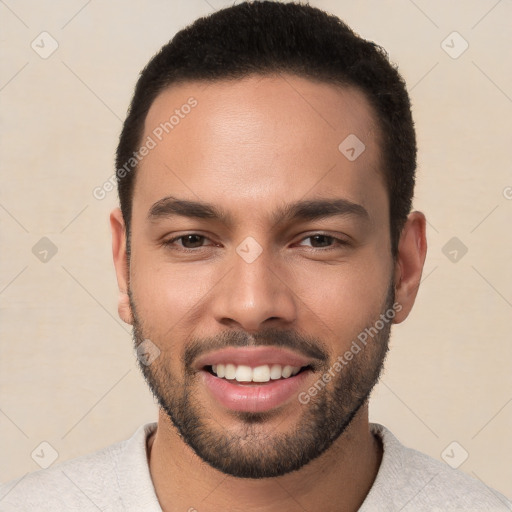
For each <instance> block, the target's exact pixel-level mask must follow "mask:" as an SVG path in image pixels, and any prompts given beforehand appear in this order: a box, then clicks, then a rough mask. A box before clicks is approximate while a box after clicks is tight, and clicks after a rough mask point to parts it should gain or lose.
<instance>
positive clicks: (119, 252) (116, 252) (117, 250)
mask: <svg viewBox="0 0 512 512" xmlns="http://www.w3.org/2000/svg"><path fill="white" fill-rule="evenodd" d="M110 229H111V232H112V256H113V259H114V266H115V269H116V277H117V284H118V286H119V298H118V303H117V310H118V314H119V317H120V318H121V320H123V322H126V323H127V324H130V325H132V324H133V315H132V310H131V307H130V299H129V296H128V286H129V282H130V281H129V265H128V258H127V254H126V227H125V223H124V219H123V214H122V213H121V210H120V209H119V208H116V209H115V210H113V211H112V212H111V214H110Z"/></svg>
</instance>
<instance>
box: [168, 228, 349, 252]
mask: <svg viewBox="0 0 512 512" xmlns="http://www.w3.org/2000/svg"><path fill="white" fill-rule="evenodd" d="M187 236H198V237H201V238H202V239H204V240H209V238H208V237H207V236H205V235H201V234H199V233H187V234H185V235H180V236H176V237H174V238H171V239H170V240H166V241H164V242H163V243H162V245H164V246H165V247H169V248H172V249H174V250H178V251H181V252H187V253H192V252H198V251H199V250H201V249H204V248H205V247H208V246H204V245H201V246H200V247H196V248H194V249H190V248H189V247H179V248H177V247H178V246H174V245H173V244H174V242H176V241H177V240H181V239H183V238H186V237H187ZM315 236H323V237H325V238H328V239H330V240H332V241H334V242H336V243H335V244H334V245H330V246H328V247H311V250H314V251H321V252H327V251H329V250H334V249H337V248H339V247H342V246H347V245H349V243H348V242H347V241H346V240H342V239H341V238H337V237H335V236H332V235H326V234H325V233H314V234H312V235H308V236H306V237H304V238H302V239H301V240H300V241H301V242H302V241H304V240H307V239H308V238H314V237H315Z"/></svg>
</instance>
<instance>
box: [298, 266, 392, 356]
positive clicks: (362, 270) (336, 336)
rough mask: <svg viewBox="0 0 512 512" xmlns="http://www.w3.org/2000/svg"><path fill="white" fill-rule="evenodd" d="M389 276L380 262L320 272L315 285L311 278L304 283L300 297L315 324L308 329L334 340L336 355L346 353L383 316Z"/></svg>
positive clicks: (332, 343) (331, 345)
mask: <svg viewBox="0 0 512 512" xmlns="http://www.w3.org/2000/svg"><path fill="white" fill-rule="evenodd" d="M389 279H390V278H389V270H388V269H387V268H382V266H381V265H379V263H376V262H373V264H372V265H368V264H363V263H362V262H361V264H354V265H348V264H347V265H346V266H343V265H339V266H337V267H326V268H325V269H324V270H322V271H318V273H317V275H316V278H315V280H314V282H315V286H311V279H310V278H309V279H308V283H309V284H308V283H306V282H304V283H303V284H302V285H301V286H300V287H301V289H302V292H301V295H300V296H301V298H302V300H303V301H304V303H305V304H306V305H307V308H306V309H307V310H308V311H309V312H310V313H311V316H310V317H309V318H310V320H308V322H311V323H310V325H305V328H306V329H307V330H309V331H310V332H311V333H312V334H313V335H317V336H318V337H322V338H323V339H325V340H331V342H330V343H329V345H330V347H332V350H333V356H337V355H339V354H341V353H343V352H345V350H346V349H347V348H348V347H349V346H350V344H351V343H352V341H353V340H354V339H356V338H357V336H358V334H360V333H361V332H362V331H364V329H365V328H366V327H369V326H370V325H373V324H374V322H375V321H376V320H377V319H378V318H379V315H380V314H381V312H382V308H383V305H384V303H385V300H386V297H387V292H388V286H389ZM315 322H316V324H317V325H316V326H315V325H314V323H315Z"/></svg>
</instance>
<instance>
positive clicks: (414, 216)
mask: <svg viewBox="0 0 512 512" xmlns="http://www.w3.org/2000/svg"><path fill="white" fill-rule="evenodd" d="M425 230H426V219H425V215H423V213H421V212H412V213H411V214H410V215H409V216H408V217H407V221H406V223H405V226H404V228H403V230H402V233H401V235H400V241H399V243H398V255H397V259H396V262H395V275H394V279H395V300H396V302H397V303H399V304H400V305H401V306H402V309H401V310H400V311H397V314H396V316H395V318H394V323H397V324H399V323H400V322H403V321H404V320H405V319H406V318H407V317H408V316H409V313H410V312H411V309H412V307H413V305H414V301H415V300H416V294H417V293H418V288H419V286H420V281H421V273H422V271H423V264H424V263H425V257H426V255H427V238H426V235H425Z"/></svg>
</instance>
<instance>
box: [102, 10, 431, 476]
mask: <svg viewBox="0 0 512 512" xmlns="http://www.w3.org/2000/svg"><path fill="white" fill-rule="evenodd" d="M415 157H416V145H415V135H414V128H413V123H412V117H411V112H410V105H409V99H408V95H407V92H406V89H405V84H404V82H403V80H402V79H401V77H400V75H399V74H398V72H397V71H396V69H395V68H394V67H393V66H392V65H391V64H390V63H389V61H388V60H387V57H386V55H385V53H384V51H383V50H382V49H381V48H379V47H378V46H376V45H375V44H373V43H371V42H368V41H365V40H363V39H361V38H359V37H358V36H356V35H355V34H354V33H353V32H352V31H351V29H350V28H348V27H347V26H346V25H345V24H344V23H342V22H341V21H340V20H339V19H338V18H336V17H334V16H329V15H327V14H326V13H324V12H322V11H320V10H318V9H315V8H313V7H310V6H306V5H298V4H291V3H288V4H282V3H277V2H276V3H274V2H254V3H242V4H239V5H237V6H233V7H230V8H228V9H224V10H222V11H218V12H216V13H215V14H213V15H211V16H209V17H207V18H202V19H199V20H197V21H196V22H195V23H194V24H192V25H191V26H190V27H188V28H186V29H184V30H182V31H180V32H179V33H178V34H177V35H176V36H175V37H174V38H173V40H172V41H171V42H169V43H168V44H167V45H165V46H164V47H163V48H162V49H161V50H160V52H159V53H158V54H157V55H155V56H154V57H153V59H152V60H151V61H150V62H149V64H148V65H147V66H146V68H145V69H144V70H143V72H142V74H141V76H140V78H139V81H138V83H137V86H136V90H135V94H134V97H133V100H132V104H131V107H130V110H129V113H128V116H127V118H126V121H125V123H124V127H123V131H122V134H121V138H120V142H119V146H118V150H117V169H118V190H119V197H120V205H121V209H120V210H116V211H114V212H113V213H112V215H111V224H112V232H113V251H114V261H115V264H116V272H117V277H118V281H119V286H120V289H121V292H122V294H121V298H120V306H119V310H120V315H121V317H122V318H123V319H124V320H125V321H126V322H128V323H130V324H132V325H133V326H134V340H135V345H136V346H137V347H139V348H140V347H143V346H147V347H149V349H150V350H149V351H150V352H151V351H153V352H154V354H157V355H158V357H156V358H154V360H153V358H152V357H151V358H150V359H149V361H150V363H149V364H146V363H148V360H146V359H144V358H143V359H142V362H141V365H140V366H141V368H142V371H143V373H144V375H145V377H146V379H147V381H148V383H149V385H150V387H151V389H152V391H153V393H154V394H155V396H156V397H157V399H158V401H159V404H160V407H161V409H162V411H164V412H165V414H166V415H167V417H168V418H169V419H170V420H171V421H172V423H173V425H174V427H175V428H176V430H177V431H178V432H179V433H180V434H181V435H182V438H183V440H184V441H185V442H186V443H187V444H188V445H189V446H190V447H191V448H192V449H193V450H194V451H195V452H196V453H197V454H198V455H199V456H200V457H201V458H203V460H205V461H206V462H208V463H209V464H210V465H211V466H213V467H215V468H217V469H219V470H221V471H223V472H225V473H228V474H231V475H234V476H239V477H252V478H259V477H269V476H277V475H281V474H285V473H287V472H290V471H293V470H297V469H299V468H301V467H302V466H304V465H305V464H307V463H308V462H310V461H311V460H314V459H315V458H317V457H320V456H321V455H322V454H323V453H324V452H325V451H326V450H327V449H328V448H329V447H330V446H331V445H332V444H333V443H334V442H335V441H336V440H337V439H338V438H339V437H340V436H341V435H342V434H343V433H344V432H345V431H346V429H347V428H348V427H349V425H350V424H351V422H352V421H353V419H354V417H355V416H356V415H357V414H358V413H359V412H360V410H361V408H362V407H365V405H366V402H367V399H368V396H369V394H370V392H371V390H372V388H373V386H374V385H375V383H376V382H377V380H378V377H379V374H380V372H381V369H382V365H383V361H384V358H385V354H386V352H387V349H388V341H389V335H390V330H391V324H392V323H397V322H400V321H402V320H403V319H405V318H406V316H407V315H408V313H409V311H410V309H411V308H412V305H413V303H414V299H415V296H416V292H417V289H418V285H419V279H420V276H421V269H422V266H423V261H424V257H425V251H426V245H425V234H424V230H425V221H424V217H423V216H422V215H421V214H419V213H418V212H415V213H413V214H410V210H411V201H412V195H413V189H414V173H415ZM132 164H133V165H132ZM121 170H123V171H121ZM307 242H309V243H307ZM144 340H146V341H144ZM148 340H149V341H148ZM349 353H352V357H351V356H350V355H346V356H344V354H349ZM265 358H266V359H265ZM267 360H268V361H267ZM266 361H267V362H268V363H270V364H269V365H266V364H265V362H266ZM288 361H289V362H292V363H294V364H291V365H286V364H285V363H286V362H288ZM232 362H235V363H239V365H240V366H248V367H249V368H251V369H252V370H254V368H256V367H258V368H259V367H265V366H269V369H270V367H271V366H272V365H274V366H276V365H278V364H279V362H282V363H283V364H282V365H281V366H283V367H284V366H292V367H293V370H292V371H294V372H295V371H298V373H297V374H296V375H294V376H292V377H286V375H285V373H286V371H287V370H284V369H283V372H284V374H283V377H282V381H285V380H287V382H286V383H285V384H283V385H282V386H281V387H279V386H280V384H279V383H278V381H277V380H276V382H274V383H273V384H272V382H270V383H269V384H264V383H262V384H247V385H244V384H233V383H231V382H228V384H227V385H228V386H231V387H230V388H229V389H227V391H226V388H224V387H223V386H225V385H226V379H225V378H222V377H221V376H218V375H217V376H216V371H217V369H218V366H219V365H221V366H222V367H224V363H232ZM244 362H245V363H247V364H242V363H244ZM336 363H337V364H336ZM255 365H257V366H255ZM220 371H221V372H223V371H228V372H229V371H231V370H226V369H225V368H223V370H220ZM240 371H241V372H242V373H243V371H245V370H243V371H242V370H240ZM258 371H263V373H264V372H265V371H266V370H265V369H264V370H258ZM276 371H277V370H276ZM237 372H238V370H237ZM326 375H328V376H329V377H325V376H326ZM227 376H228V377H229V375H227ZM238 377H239V376H238V375H237V378H238ZM240 378H242V379H243V378H245V377H240ZM263 378H264V377H263ZM319 379H320V381H321V382H323V384H320V385H319V384H318V382H319ZM219 381H222V382H220V384H219ZM271 384H272V385H273V386H274V387H275V388H276V392H275V393H273V394H274V395H280V396H281V398H282V399H281V400H280V401H279V400H278V401H275V400H274V401H273V400H272V399H269V400H268V401H266V402H265V401H262V400H261V399H257V398H255V397H254V394H251V393H248V392H247V390H248V387H249V386H253V387H254V386H259V388H261V389H262V395H264V394H265V386H270V385H271ZM219 386H220V387H219ZM235 386H238V387H237V388H236V391H235V392H233V389H235ZM318 388H321V389H318ZM268 389H270V388H268ZM285 389H286V390H287V393H288V394H287V393H285V392H284V391H283V390H285ZM314 389H316V390H317V391H316V392H315V391H312V390H314ZM219 390H221V391H219ZM222 390H224V391H226V393H224V392H223V391H222ZM290 390H291V391H290ZM271 394H272V393H271ZM226 397H228V398H226ZM290 454H293V456H290Z"/></svg>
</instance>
